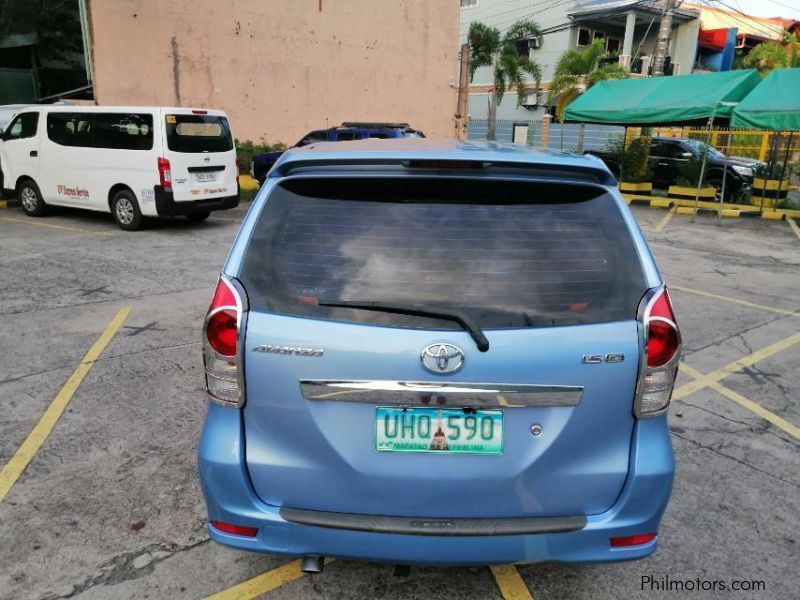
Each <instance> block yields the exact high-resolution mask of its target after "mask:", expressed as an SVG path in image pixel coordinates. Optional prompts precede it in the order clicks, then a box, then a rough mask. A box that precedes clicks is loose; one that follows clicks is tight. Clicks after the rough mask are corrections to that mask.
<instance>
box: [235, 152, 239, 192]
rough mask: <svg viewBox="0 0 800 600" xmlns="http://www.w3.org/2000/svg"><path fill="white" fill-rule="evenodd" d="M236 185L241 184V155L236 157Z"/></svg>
mask: <svg viewBox="0 0 800 600" xmlns="http://www.w3.org/2000/svg"><path fill="white" fill-rule="evenodd" d="M236 185H239V157H238V156H237V157H236Z"/></svg>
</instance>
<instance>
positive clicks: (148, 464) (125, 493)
mask: <svg viewBox="0 0 800 600" xmlns="http://www.w3.org/2000/svg"><path fill="white" fill-rule="evenodd" d="M246 208H247V207H246V206H243V207H240V208H238V209H236V210H233V211H228V212H225V213H218V214H215V215H213V216H212V217H211V218H210V219H209V220H208V221H207V222H205V223H202V224H190V223H188V222H186V221H185V220H180V219H179V220H172V221H158V222H155V223H153V224H152V226H151V227H150V228H149V229H147V230H145V231H143V232H137V233H124V232H122V231H119V230H118V229H116V228H115V226H114V225H113V223H112V221H111V218H110V216H108V215H99V214H91V213H84V212H77V211H69V210H61V211H58V212H56V213H55V214H53V215H51V216H48V217H45V218H41V219H31V218H28V217H26V216H25V215H23V214H22V213H21V212H20V211H18V210H17V209H2V210H0V281H2V282H3V292H2V295H1V296H0V332H2V335H0V353H2V354H1V355H2V357H3V358H2V361H0V468H2V469H3V471H4V474H3V475H0V480H2V479H3V477H4V476H5V474H6V473H7V472H8V471H7V468H8V467H9V465H13V464H18V463H15V462H14V457H15V456H18V453H19V452H20V448H21V447H24V442H25V440H26V438H28V437H29V436H30V435H31V432H32V431H35V430H36V427H37V423H40V420H41V419H42V416H43V415H46V414H47V411H48V409H49V408H50V407H52V406H53V403H54V400H55V399H57V398H58V397H59V394H60V390H63V389H64V387H65V385H66V384H67V382H68V381H69V380H70V377H71V376H73V375H74V373H75V372H76V369H83V370H84V371H85V372H84V373H83V375H84V378H83V379H82V380H81V381H80V382H79V385H75V386H74V389H72V390H71V392H72V393H71V395H70V398H69V401H68V402H67V403H66V404H65V406H64V411H63V413H61V414H60V415H59V417H58V418H57V420H56V421H55V422H54V423H53V427H52V431H49V432H47V433H48V435H46V436H45V437H44V438H43V439H42V440H41V445H40V447H38V448H37V450H36V452H35V453H34V454H33V455H32V457H31V458H30V462H28V463H27V464H26V465H25V468H24V469H22V470H20V472H19V476H18V478H16V479H15V480H14V482H13V483H12V484H11V485H10V487H8V490H7V494H6V495H5V497H4V498H3V499H2V500H0V540H2V541H3V543H2V544H0V598H2V599H4V600H5V599H14V600H16V599H19V598H31V599H36V600H45V599H49V600H54V599H57V598H78V599H81V600H87V599H101V598H102V599H106V598H112V599H114V598H141V599H145V598H150V599H152V598H178V599H182V598H187V599H189V598H192V599H194V598H206V597H215V598H217V600H230V599H232V598H238V599H243V598H258V597H262V596H263V597H267V598H285V599H289V600H293V599H301V598H302V599H304V598H320V599H322V598H326V599H339V598H340V599H345V598H347V599H349V598H373V597H380V598H398V599H399V598H414V599H425V598H459V599H471V598H503V597H504V598H507V599H511V598H514V599H518V598H520V599H527V598H536V599H537V600H538V599H543V598H547V599H554V598H575V599H583V598H586V599H589V598H591V599H593V600H595V599H612V598H613V599H616V598H621V597H625V598H648V599H650V598H653V597H659V595H662V596H663V597H698V598H727V597H731V592H730V586H731V585H732V584H733V582H734V580H737V581H738V580H743V581H744V582H749V583H746V584H745V585H749V586H751V588H752V589H753V590H756V591H748V592H739V593H738V594H737V595H735V596H734V597H742V598H758V599H761V598H780V599H787V598H798V597H800V580H798V578H797V575H796V571H797V564H798V563H800V531H798V518H797V515H798V513H799V512H800V452H799V451H798V444H800V439H798V431H797V426H798V425H800V397H799V396H798V393H797V391H796V390H797V389H800V369H798V368H797V365H798V364H800V335H798V333H799V332H800V238H798V236H797V235H796V234H795V231H794V230H793V228H792V227H791V225H789V224H788V223H786V222H769V221H763V220H760V219H752V220H749V219H730V220H723V221H722V223H721V224H718V221H717V220H716V219H715V218H707V217H696V218H695V219H694V222H691V217H689V216H684V215H679V214H674V215H671V216H670V217H669V218H668V219H667V220H666V221H665V218H666V215H668V214H669V213H667V212H666V211H664V210H658V209H652V208H649V207H634V208H633V213H634V215H635V217H636V218H637V220H638V221H639V223H640V224H641V226H642V228H643V230H644V233H645V236H646V237H647V238H648V240H649V242H650V246H651V249H652V251H653V253H654V255H655V256H656V259H657V261H658V263H659V266H660V268H661V270H662V272H663V274H664V276H665V278H666V280H667V281H668V283H669V284H670V285H671V294H672V297H673V301H674V303H675V307H676V312H677V316H678V320H679V322H680V325H681V328H682V332H683V336H684V348H685V351H684V357H683V361H684V364H685V368H684V369H683V370H682V371H681V374H680V375H679V381H678V385H677V388H676V395H677V396H679V397H680V399H679V400H677V401H676V402H675V403H674V405H673V407H672V409H671V412H670V427H671V431H672V435H673V443H674V446H675V451H676V456H677V465H678V466H677V475H676V480H675V487H674V491H673V496H672V500H671V502H670V504H669V507H668V509H667V513H666V515H665V518H664V522H663V525H662V529H661V532H660V540H661V542H660V548H659V551H658V552H657V554H656V555H655V556H653V557H652V558H650V559H648V560H645V561H639V562H633V563H621V564H611V565H562V564H555V563H539V564H532V565H519V566H516V567H510V566H508V567H497V568H493V569H488V568H478V567H476V568H452V569H441V568H412V569H411V571H410V574H409V575H408V576H405V577H402V576H396V575H395V569H394V567H392V566H388V565H377V564H367V563H355V562H351V561H346V560H336V561H334V562H331V563H330V564H329V565H328V566H327V567H326V569H325V572H324V573H323V574H321V575H317V576H313V577H310V576H304V575H302V574H300V573H299V571H298V564H297V561H295V560H294V559H291V558H286V557H276V556H267V555H257V554H247V553H242V552H235V551H232V550H228V549H226V548H223V547H221V546H218V545H216V544H213V543H211V542H210V541H208V539H207V536H206V533H205V509H204V506H203V501H202V497H201V495H200V490H199V488H198V484H197V478H196V470H195V456H194V452H195V448H196V445H197V440H198V433H199V430H200V427H201V424H202V420H203V417H204V412H205V404H206V401H205V398H204V385H203V374H202V362H201V349H200V342H199V330H200V324H201V322H202V319H203V316H204V314H205V310H206V308H207V305H208V302H209V299H210V295H211V292H212V288H213V285H214V282H215V279H216V276H217V273H218V271H219V268H220V266H221V264H222V262H223V261H224V259H225V256H226V253H227V250H228V247H229V245H230V243H231V241H232V240H233V237H234V235H235V233H236V230H237V226H238V225H237V224H238V222H239V221H240V220H241V219H242V218H243V215H244V212H245V210H246ZM126 307H130V313H127V312H126V313H125V318H124V322H122V323H121V324H120V326H119V327H118V328H117V329H116V330H115V333H114V334H113V336H112V337H110V339H108V340H107V344H106V345H105V346H103V348H102V349H101V351H100V352H98V353H97V356H95V357H94V358H93V360H91V361H87V360H86V355H87V352H88V351H89V349H90V348H92V347H93V345H95V344H96V343H97V341H98V339H99V338H100V337H101V336H102V334H103V332H104V331H106V330H107V328H108V327H109V324H110V323H112V321H113V320H114V319H115V317H117V316H118V315H119V314H120V310H125V309H126ZM81 365H84V366H83V367H82V366H81ZM648 577H649V578H650V579H645V582H644V584H643V578H648ZM665 577H669V578H670V579H672V580H673V581H675V580H680V581H688V580H691V581H692V582H694V581H695V580H697V579H698V578H699V579H700V580H703V581H715V580H717V581H721V582H723V583H724V584H725V585H726V586H728V590H727V591H717V592H700V593H698V592H695V593H692V594H690V593H680V592H672V593H669V592H663V591H662V592H658V591H656V589H655V588H653V587H652V585H651V583H648V582H655V583H658V582H661V583H663V582H664V578H665ZM760 582H761V583H760ZM762 586H763V589H760V588H762ZM717 589H719V588H717ZM215 595H216V596H215Z"/></svg>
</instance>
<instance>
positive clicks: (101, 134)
mask: <svg viewBox="0 0 800 600" xmlns="http://www.w3.org/2000/svg"><path fill="white" fill-rule="evenodd" d="M0 169H2V172H3V179H2V187H3V195H4V196H6V197H17V198H18V199H19V202H20V206H21V208H22V210H23V211H25V213H27V214H28V215H31V216H39V215H42V214H44V213H45V212H46V211H47V207H48V206H49V205H53V206H70V207H74V208H85V209H89V210H95V211H102V212H110V213H111V214H112V215H113V217H114V220H115V221H116V222H117V224H118V225H119V226H120V227H121V228H122V229H127V230H135V229H139V228H140V227H141V226H142V224H143V222H144V218H145V217H155V216H176V215H185V216H186V217H187V218H188V219H189V220H192V221H202V220H203V219H205V218H207V217H208V215H209V214H210V212H211V211H212V210H220V209H227V208H234V207H235V206H237V205H238V204H239V170H238V165H237V161H236V150H235V149H234V142H233V136H232V135H231V130H230V126H229V125H228V119H227V116H226V115H225V113H224V112H222V111H219V110H210V109H189V108H167V107H119V106H106V107H95V106H91V107H84V106H54V105H53V106H31V107H27V108H22V109H21V110H19V111H18V112H17V113H16V115H15V116H14V117H13V120H11V121H10V122H9V123H8V126H7V127H5V128H4V130H3V134H2V136H1V137H0Z"/></svg>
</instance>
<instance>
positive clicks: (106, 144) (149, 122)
mask: <svg viewBox="0 0 800 600" xmlns="http://www.w3.org/2000/svg"><path fill="white" fill-rule="evenodd" d="M93 146H94V147H95V148H115V149H119V150H150V149H152V148H153V115H148V114H140V113H135V114H130V113H97V114H95V117H94V143H93Z"/></svg>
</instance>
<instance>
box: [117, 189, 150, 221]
mask: <svg viewBox="0 0 800 600" xmlns="http://www.w3.org/2000/svg"><path fill="white" fill-rule="evenodd" d="M111 214H112V215H113V217H114V221H116V223H117V225H119V227H120V229H124V230H125V231H136V230H138V229H141V228H142V225H143V224H144V217H143V216H142V211H141V210H139V203H138V202H137V201H136V196H134V195H133V193H132V192H130V191H129V190H122V191H119V192H117V193H116V194H114V197H113V198H112V199H111Z"/></svg>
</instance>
